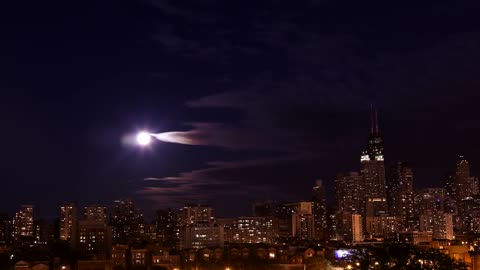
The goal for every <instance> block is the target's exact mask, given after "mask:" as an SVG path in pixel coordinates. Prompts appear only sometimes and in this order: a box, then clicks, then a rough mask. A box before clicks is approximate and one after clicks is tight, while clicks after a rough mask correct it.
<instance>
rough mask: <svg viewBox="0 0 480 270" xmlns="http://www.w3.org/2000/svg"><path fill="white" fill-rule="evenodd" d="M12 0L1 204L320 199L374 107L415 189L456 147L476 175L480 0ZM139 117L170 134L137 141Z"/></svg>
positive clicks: (353, 165) (4, 28)
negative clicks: (318, 190)
mask: <svg viewBox="0 0 480 270" xmlns="http://www.w3.org/2000/svg"><path fill="white" fill-rule="evenodd" d="M10 2H11V3H9V4H5V3H2V7H1V8H0V10H1V16H0V22H1V24H0V29H1V30H0V33H1V37H0V91H1V92H0V93H1V95H0V123H1V132H0V149H1V150H0V153H1V155H0V156H1V158H0V164H1V165H0V166H1V167H0V168H1V169H0V179H1V185H0V190H1V192H0V211H7V212H9V213H11V214H12V213H13V212H14V211H16V210H18V208H19V206H20V205H21V204H26V203H31V204H34V205H35V206H36V213H37V214H38V215H37V216H44V217H47V218H52V217H55V216H57V215H58V214H59V206H60V204H62V203H65V202H70V201H73V202H76V203H78V204H79V205H80V206H84V205H87V204H91V203H101V204H105V205H111V203H112V202H113V200H115V199H118V198H125V197H132V198H134V199H135V201H136V202H138V205H139V206H140V207H142V208H143V209H144V210H145V212H146V213H147V214H148V213H152V212H153V210H154V209H157V208H164V207H178V206H181V205H183V204H185V203H187V202H193V203H208V204H211V205H212V206H213V207H214V208H215V209H216V210H217V215H219V216H235V215H249V214H250V203H251V202H253V201H255V200H265V199H275V200H279V201H294V200H301V199H309V198H310V194H311V187H312V185H313V184H314V182H315V180H316V179H323V180H324V181H325V182H326V184H327V186H328V188H329V189H330V192H329V193H330V195H331V194H333V177H334V176H335V174H336V173H337V172H341V171H358V170H359V167H360V164H359V163H360V154H361V151H362V150H365V147H366V140H367V136H368V132H369V118H370V117H369V110H370V104H374V106H376V107H378V108H379V115H380V129H381V132H382V134H383V135H384V138H385V156H386V162H387V164H391V163H392V162H394V161H396V160H405V161H408V162H409V163H410V165H411V166H412V167H413V170H414V174H415V177H414V185H415V187H416V188H421V187H429V186H440V185H441V180H442V177H443V175H444V174H445V173H446V172H447V171H448V170H449V169H450V168H451V167H452V166H453V164H454V163H455V161H456V159H457V156H458V155H459V154H463V155H465V157H466V158H467V159H468V160H469V161H470V164H471V167H472V171H473V173H474V174H477V175H478V174H480V143H479V140H480V113H479V101H480V92H479V90H480V20H479V17H478V10H479V6H478V5H479V4H471V3H473V2H475V1H411V2H412V4H410V1H400V2H392V1H338V0H305V1H278V0H269V1H267V0H256V1H225V0H202V1H199V0H189V1H179V0H145V1H134V0H132V1H123V0H120V1H102V0H97V1H61V2H57V1H36V2H35V3H33V4H32V3H28V2H24V1H10ZM446 2H448V4H447V3H446ZM413 3H414V4H413ZM143 129H145V130H149V131H152V132H156V133H164V132H169V133H165V134H164V135H165V137H168V138H169V139H168V140H169V141H170V142H161V141H155V142H154V143H153V144H152V145H150V146H149V147H146V148H141V147H138V146H137V145H134V144H133V143H132V142H131V141H132V137H133V136H135V134H136V132H138V131H140V130H143ZM170 132H172V133H170ZM331 197H333V196H331ZM331 197H330V198H331Z"/></svg>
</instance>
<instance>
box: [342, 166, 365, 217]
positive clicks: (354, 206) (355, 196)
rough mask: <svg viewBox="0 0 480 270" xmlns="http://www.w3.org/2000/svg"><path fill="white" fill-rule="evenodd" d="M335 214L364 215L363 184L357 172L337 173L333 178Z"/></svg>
mask: <svg viewBox="0 0 480 270" xmlns="http://www.w3.org/2000/svg"><path fill="white" fill-rule="evenodd" d="M335 204H336V211H337V212H348V213H350V214H361V215H363V214H364V213H365V183H364V178H363V177H362V176H361V175H360V174H359V173H358V172H346V173H338V174H337V177H336V178H335Z"/></svg>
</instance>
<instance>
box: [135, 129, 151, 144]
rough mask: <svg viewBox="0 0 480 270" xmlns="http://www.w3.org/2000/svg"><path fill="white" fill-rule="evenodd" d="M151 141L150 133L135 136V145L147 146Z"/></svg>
mask: <svg viewBox="0 0 480 270" xmlns="http://www.w3.org/2000/svg"><path fill="white" fill-rule="evenodd" d="M151 141H152V138H151V136H150V133H148V132H145V131H142V132H140V133H138V134H137V143H138V144H140V145H147V144H149V143H150V142H151Z"/></svg>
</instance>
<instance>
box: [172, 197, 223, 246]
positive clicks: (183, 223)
mask: <svg viewBox="0 0 480 270" xmlns="http://www.w3.org/2000/svg"><path fill="white" fill-rule="evenodd" d="M213 213H214V211H213V208H212V207H210V206H208V205H188V206H185V207H183V208H182V209H180V214H179V219H178V232H179V234H178V235H179V242H178V247H179V248H180V249H184V248H197V249H198V248H205V247H223V244H224V230H223V226H219V225H218V224H217V223H216V221H215V216H214V214H213Z"/></svg>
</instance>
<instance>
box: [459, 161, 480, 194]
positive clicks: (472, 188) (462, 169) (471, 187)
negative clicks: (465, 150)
mask: <svg viewBox="0 0 480 270" xmlns="http://www.w3.org/2000/svg"><path fill="white" fill-rule="evenodd" d="M455 165H456V166H455V174H454V183H455V190H456V194H455V195H456V198H455V199H457V200H462V199H465V198H466V197H471V196H473V195H477V194H478V189H479V187H478V179H477V178H476V177H473V176H470V164H469V163H468V161H467V160H466V159H465V158H464V157H463V156H460V157H459V158H458V161H457V163H456V164H455Z"/></svg>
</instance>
